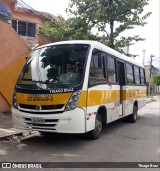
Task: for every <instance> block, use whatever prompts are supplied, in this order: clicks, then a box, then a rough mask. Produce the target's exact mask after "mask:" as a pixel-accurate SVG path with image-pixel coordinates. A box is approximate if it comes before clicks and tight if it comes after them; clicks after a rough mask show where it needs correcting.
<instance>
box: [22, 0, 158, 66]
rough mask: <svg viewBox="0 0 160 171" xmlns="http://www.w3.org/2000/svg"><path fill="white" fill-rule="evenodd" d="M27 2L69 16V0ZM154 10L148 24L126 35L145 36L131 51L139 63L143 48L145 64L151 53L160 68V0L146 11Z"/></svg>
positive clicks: (150, 2)
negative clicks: (67, 12) (67, 11)
mask: <svg viewBox="0 0 160 171" xmlns="http://www.w3.org/2000/svg"><path fill="white" fill-rule="evenodd" d="M23 1H24V2H25V3H26V4H28V5H30V6H31V7H32V8H34V9H35V10H38V11H43V12H48V13H51V14H53V15H55V16H56V15H58V14H59V15H62V16H63V17H64V18H67V14H66V12H65V10H66V9H67V7H68V5H69V0H44V1H42V0H23ZM146 12H152V14H151V16H150V17H149V18H148V19H147V22H148V24H147V25H145V26H144V27H137V28H135V29H133V30H130V31H126V32H125V33H124V34H126V35H139V36H140V37H142V38H145V39H146V40H145V41H142V42H137V43H136V44H135V45H133V46H130V47H129V52H130V53H133V54H137V55H139V56H138V57H137V58H135V60H136V61H137V62H139V63H142V61H143V50H145V51H146V53H145V64H148V63H149V60H150V56H151V54H153V55H155V57H154V58H153V65H154V66H156V67H158V68H160V34H159V32H160V0H154V1H153V0H150V1H149V5H148V6H146V7H145V9H144V13H146Z"/></svg>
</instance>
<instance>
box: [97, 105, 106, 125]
mask: <svg viewBox="0 0 160 171" xmlns="http://www.w3.org/2000/svg"><path fill="white" fill-rule="evenodd" d="M97 114H99V115H100V116H101V119H102V122H103V123H105V124H106V123H107V108H106V106H104V105H102V106H99V108H98V110H97Z"/></svg>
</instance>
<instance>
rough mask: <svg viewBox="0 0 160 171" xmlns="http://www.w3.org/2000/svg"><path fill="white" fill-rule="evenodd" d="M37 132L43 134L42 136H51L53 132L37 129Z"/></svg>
mask: <svg viewBox="0 0 160 171" xmlns="http://www.w3.org/2000/svg"><path fill="white" fill-rule="evenodd" d="M39 133H40V134H41V135H42V136H44V137H50V136H52V135H53V134H54V133H52V132H41V131H39Z"/></svg>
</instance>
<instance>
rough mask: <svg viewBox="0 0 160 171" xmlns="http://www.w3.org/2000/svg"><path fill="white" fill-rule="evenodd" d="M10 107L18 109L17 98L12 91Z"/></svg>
mask: <svg viewBox="0 0 160 171" xmlns="http://www.w3.org/2000/svg"><path fill="white" fill-rule="evenodd" d="M12 106H13V107H14V108H18V105H17V97H16V91H14V93H13V98H12Z"/></svg>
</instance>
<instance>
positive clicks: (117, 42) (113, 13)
mask: <svg viewBox="0 0 160 171" xmlns="http://www.w3.org/2000/svg"><path fill="white" fill-rule="evenodd" d="M146 5H148V0H131V1H129V0H70V5H69V9H68V12H69V13H70V14H72V15H74V16H76V17H78V18H80V19H81V20H83V21H84V22H85V23H87V25H89V26H90V27H91V28H93V27H96V28H98V31H99V32H101V33H102V35H103V36H102V37H101V42H102V43H104V44H106V45H108V46H110V47H111V48H113V49H116V50H118V51H120V52H122V53H124V51H123V48H124V47H126V46H130V45H133V44H134V43H135V42H137V41H142V40H144V39H143V38H140V37H139V35H134V36H121V35H122V33H123V32H124V31H126V30H130V29H133V28H135V26H144V25H145V24H146V22H145V21H146V19H147V18H148V17H149V16H150V14H151V13H150V12H148V13H147V14H144V15H142V13H143V11H144V7H145V6H146ZM75 9H76V10H75ZM79 21H80V20H79ZM108 26H109V28H108ZM115 26H116V27H115Z"/></svg>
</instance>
